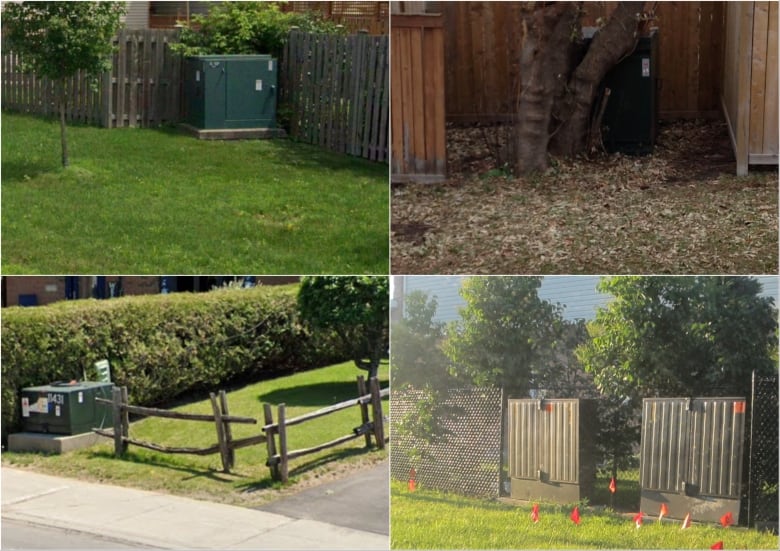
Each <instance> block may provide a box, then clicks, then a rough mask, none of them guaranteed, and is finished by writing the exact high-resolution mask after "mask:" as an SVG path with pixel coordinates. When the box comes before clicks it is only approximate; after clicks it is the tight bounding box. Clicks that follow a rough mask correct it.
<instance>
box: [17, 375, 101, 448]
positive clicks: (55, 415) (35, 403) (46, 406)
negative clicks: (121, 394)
mask: <svg viewBox="0 0 780 551" xmlns="http://www.w3.org/2000/svg"><path fill="white" fill-rule="evenodd" d="M113 386H114V385H113V384H112V383H97V382H89V381H82V382H74V383H52V384H50V385H44V386H33V387H28V388H23V389H22V396H21V403H22V421H23V423H24V430H25V431H27V432H46V433H53V434H70V435H73V434H81V433H84V432H90V431H91V430H92V428H93V427H110V426H112V425H113V418H112V415H111V405H110V404H101V403H100V402H96V401H95V398H105V399H107V400H110V399H111V393H112V388H113Z"/></svg>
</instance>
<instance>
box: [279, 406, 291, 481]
mask: <svg viewBox="0 0 780 551" xmlns="http://www.w3.org/2000/svg"><path fill="white" fill-rule="evenodd" d="M278 409H279V411H278V420H277V423H279V477H280V480H281V481H282V482H287V474H288V473H287V427H286V426H285V405H284V404H279V408H278Z"/></svg>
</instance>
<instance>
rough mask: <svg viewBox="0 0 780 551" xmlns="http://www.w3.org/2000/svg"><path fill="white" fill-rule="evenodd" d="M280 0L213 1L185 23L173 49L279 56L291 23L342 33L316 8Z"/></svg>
mask: <svg viewBox="0 0 780 551" xmlns="http://www.w3.org/2000/svg"><path fill="white" fill-rule="evenodd" d="M282 3H283V2H214V3H212V4H211V6H210V7H209V11H208V14H205V15H195V16H194V17H193V18H192V22H191V23H190V24H189V25H185V27H184V28H183V29H182V32H181V35H180V37H179V40H180V43H179V44H174V45H173V49H174V50H175V51H177V52H179V53H182V54H184V55H206V54H272V55H274V56H275V57H279V56H280V55H281V53H282V49H283V48H284V43H285V42H286V40H287V35H288V34H289V32H290V29H291V28H292V27H298V28H299V29H300V30H301V31H304V32H317V33H329V34H334V33H345V32H346V31H345V29H344V28H343V27H340V26H338V25H336V24H335V23H333V22H332V21H328V20H325V19H323V17H322V16H321V15H320V14H319V12H315V11H310V12H283V11H282V10H281V7H280V4H282Z"/></svg>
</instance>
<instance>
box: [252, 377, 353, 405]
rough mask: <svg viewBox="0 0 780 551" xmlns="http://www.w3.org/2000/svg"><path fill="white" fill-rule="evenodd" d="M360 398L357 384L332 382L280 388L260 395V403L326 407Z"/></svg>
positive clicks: (258, 397)
mask: <svg viewBox="0 0 780 551" xmlns="http://www.w3.org/2000/svg"><path fill="white" fill-rule="evenodd" d="M357 397H358V388H357V382H350V383H348V382H330V383H314V384H310V385H298V386H294V387H290V388H280V389H277V390H272V391H271V392H266V393H264V394H259V395H258V396H257V399H258V401H260V402H267V403H269V404H286V405H288V406H310V407H314V406H319V407H325V406H327V405H330V404H334V403H336V402H343V401H345V400H349V399H350V398H357Z"/></svg>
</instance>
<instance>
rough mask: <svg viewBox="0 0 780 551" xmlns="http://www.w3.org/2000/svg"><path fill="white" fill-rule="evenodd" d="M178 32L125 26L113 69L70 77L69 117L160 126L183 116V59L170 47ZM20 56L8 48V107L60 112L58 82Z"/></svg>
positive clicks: (40, 112)
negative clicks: (24, 68) (25, 68)
mask: <svg viewBox="0 0 780 551" xmlns="http://www.w3.org/2000/svg"><path fill="white" fill-rule="evenodd" d="M177 36H178V31H177V30H148V29H147V30H128V29H121V30H120V31H119V33H118V34H117V36H116V38H114V45H115V46H116V48H117V51H116V52H115V53H114V59H113V64H112V65H113V67H112V69H111V71H110V72H107V73H105V74H104V75H103V76H102V77H101V78H98V79H97V80H96V81H95V80H92V79H90V78H88V77H87V75H85V74H84V73H83V72H79V73H77V74H76V76H74V77H72V78H70V79H68V81H67V82H66V87H67V91H68V106H67V111H66V113H65V117H66V119H67V120H68V121H78V122H83V123H87V124H100V125H101V126H104V127H107V128H114V127H122V126H142V127H150V126H159V125H160V124H165V123H170V122H176V121H177V120H178V118H179V99H180V90H179V89H180V85H179V79H180V73H181V60H180V56H179V55H178V54H174V53H173V52H172V51H171V50H170V47H169V44H170V43H171V42H175V41H176V39H177ZM18 61H19V57H18V56H17V55H16V54H14V53H13V52H9V51H7V49H6V48H3V59H2V71H3V77H2V93H3V96H2V107H3V109H11V110H14V111H19V112H23V113H33V114H37V115H45V116H49V115H55V114H57V106H56V102H55V95H54V85H55V84H54V82H52V81H50V80H49V79H46V78H39V77H37V76H35V75H33V74H29V73H22V72H20V71H19V69H18V67H17V65H18Z"/></svg>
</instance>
